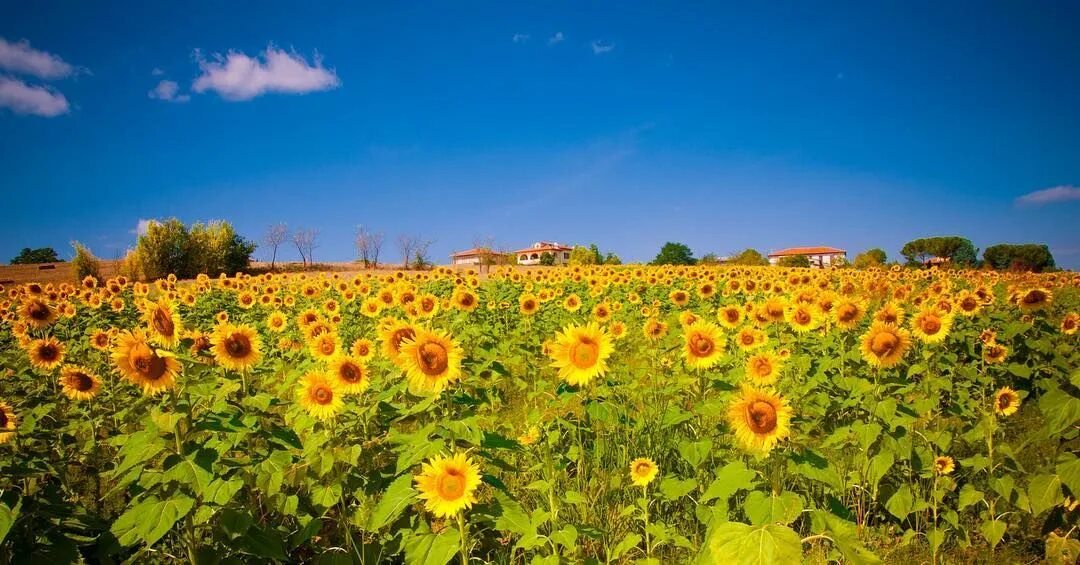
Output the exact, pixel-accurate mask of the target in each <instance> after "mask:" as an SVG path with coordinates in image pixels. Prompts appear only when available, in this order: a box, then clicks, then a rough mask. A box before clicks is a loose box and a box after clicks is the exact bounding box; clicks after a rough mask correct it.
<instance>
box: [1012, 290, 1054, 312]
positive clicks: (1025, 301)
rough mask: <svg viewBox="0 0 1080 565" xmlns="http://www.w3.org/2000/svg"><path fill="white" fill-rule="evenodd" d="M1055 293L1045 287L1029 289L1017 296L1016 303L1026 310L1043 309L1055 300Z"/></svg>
mask: <svg viewBox="0 0 1080 565" xmlns="http://www.w3.org/2000/svg"><path fill="white" fill-rule="evenodd" d="M1053 297H1054V295H1053V293H1051V292H1050V291H1049V290H1047V289H1045V288H1032V289H1028V290H1026V291H1024V292H1022V293H1020V295H1019V296H1017V298H1016V305H1017V306H1019V307H1020V310H1022V311H1024V312H1033V311H1035V310H1043V309H1045V308H1048V307H1049V306H1050V303H1051V302H1052V301H1053Z"/></svg>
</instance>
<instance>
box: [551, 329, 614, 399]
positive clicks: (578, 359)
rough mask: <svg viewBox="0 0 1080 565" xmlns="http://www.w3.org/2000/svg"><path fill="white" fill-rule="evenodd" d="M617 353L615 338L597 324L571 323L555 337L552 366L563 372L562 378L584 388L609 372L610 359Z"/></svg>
mask: <svg viewBox="0 0 1080 565" xmlns="http://www.w3.org/2000/svg"><path fill="white" fill-rule="evenodd" d="M614 350H615V347H614V345H612V340H611V336H609V335H608V333H607V332H606V331H604V330H603V329H601V328H600V326H599V325H597V324H596V323H595V322H590V323H588V324H586V325H584V326H578V325H577V324H571V325H569V326H567V327H566V328H564V329H563V330H562V331H561V332H559V333H557V334H556V335H555V343H553V344H552V345H551V353H550V357H551V359H552V360H553V362H552V364H551V366H553V367H557V368H558V369H559V378H561V379H563V380H565V381H566V382H568V383H570V384H571V385H573V386H584V385H587V384H589V381H591V380H592V379H593V378H595V377H597V376H600V375H603V374H604V372H605V371H607V358H608V357H609V356H611V353H612V352H613V351H614Z"/></svg>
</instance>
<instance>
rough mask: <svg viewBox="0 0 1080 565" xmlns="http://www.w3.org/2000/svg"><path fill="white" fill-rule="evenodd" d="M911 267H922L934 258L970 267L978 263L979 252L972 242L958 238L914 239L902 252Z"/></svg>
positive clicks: (905, 245)
mask: <svg viewBox="0 0 1080 565" xmlns="http://www.w3.org/2000/svg"><path fill="white" fill-rule="evenodd" d="M900 254H901V255H903V256H904V258H905V259H907V261H908V264H909V265H921V264H924V263H926V262H927V261H928V260H929V259H930V258H932V257H941V258H943V259H948V260H949V262H950V263H951V264H953V265H957V266H962V267H970V266H974V265H975V264H976V263H977V262H978V250H977V249H976V248H975V246H974V245H972V243H971V240H969V239H966V238H963V237H957V236H944V237H925V238H921V239H913V240H911V241H909V242H907V243H906V244H904V248H903V249H901V250H900Z"/></svg>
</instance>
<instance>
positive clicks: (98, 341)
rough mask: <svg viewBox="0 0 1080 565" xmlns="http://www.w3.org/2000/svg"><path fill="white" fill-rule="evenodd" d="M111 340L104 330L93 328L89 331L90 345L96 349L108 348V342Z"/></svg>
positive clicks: (103, 349)
mask: <svg viewBox="0 0 1080 565" xmlns="http://www.w3.org/2000/svg"><path fill="white" fill-rule="evenodd" d="M111 342H112V337H111V336H110V335H109V332H107V331H105V330H93V331H91V332H90V347H93V348H94V349H97V350H98V351H105V350H107V349H109V344H110V343H111Z"/></svg>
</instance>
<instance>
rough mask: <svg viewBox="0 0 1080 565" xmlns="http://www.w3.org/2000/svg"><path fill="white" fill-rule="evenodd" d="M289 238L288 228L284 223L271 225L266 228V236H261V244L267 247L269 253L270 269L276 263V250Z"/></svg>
mask: <svg viewBox="0 0 1080 565" xmlns="http://www.w3.org/2000/svg"><path fill="white" fill-rule="evenodd" d="M288 238H289V228H288V227H287V226H285V224H284V223H277V224H271V225H270V227H268V228H266V235H264V236H263V243H264V244H265V245H266V246H267V247H269V248H270V249H271V250H272V251H271V255H270V269H271V270H273V269H274V264H275V262H276V261H277V250H278V247H280V246H281V244H282V243H285V240H286V239H288Z"/></svg>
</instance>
